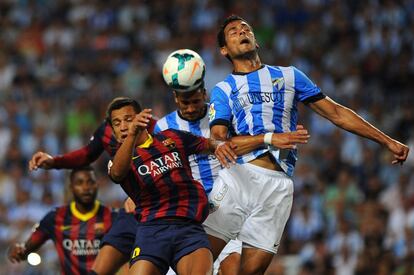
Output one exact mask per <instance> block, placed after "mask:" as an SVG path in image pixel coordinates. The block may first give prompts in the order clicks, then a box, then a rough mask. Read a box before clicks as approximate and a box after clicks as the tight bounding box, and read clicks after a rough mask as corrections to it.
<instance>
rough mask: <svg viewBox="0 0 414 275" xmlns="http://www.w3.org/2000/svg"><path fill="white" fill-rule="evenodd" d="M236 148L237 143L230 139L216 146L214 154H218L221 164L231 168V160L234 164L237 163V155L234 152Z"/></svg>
mask: <svg viewBox="0 0 414 275" xmlns="http://www.w3.org/2000/svg"><path fill="white" fill-rule="evenodd" d="M236 148H237V145H235V144H234V143H232V142H229V141H223V142H220V143H219V144H218V145H217V146H216V150H215V151H214V155H216V157H217V159H218V161H219V162H220V164H221V165H223V166H224V167H226V168H229V167H230V162H231V163H233V164H234V163H236V160H237V155H236V153H235V152H234V150H235V149H236Z"/></svg>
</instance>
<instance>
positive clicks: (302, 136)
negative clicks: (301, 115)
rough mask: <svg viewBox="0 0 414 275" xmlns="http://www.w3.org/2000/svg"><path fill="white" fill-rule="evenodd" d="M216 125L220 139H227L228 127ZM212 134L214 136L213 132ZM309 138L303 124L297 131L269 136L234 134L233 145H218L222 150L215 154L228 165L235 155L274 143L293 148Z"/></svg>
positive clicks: (224, 164) (280, 146) (281, 146)
mask: <svg viewBox="0 0 414 275" xmlns="http://www.w3.org/2000/svg"><path fill="white" fill-rule="evenodd" d="M214 127H216V129H218V130H217V132H216V134H215V136H216V137H219V139H220V140H223V139H224V140H225V135H227V131H226V130H225V129H224V128H226V127H224V126H220V125H217V126H213V128H214ZM213 128H212V131H213ZM211 135H212V136H213V134H211ZM309 138H310V135H309V133H308V131H307V130H306V129H305V128H304V127H303V126H302V125H298V126H297V129H296V131H293V132H288V133H271V136H270V137H268V138H265V134H261V135H256V136H234V137H231V138H230V139H228V140H229V141H230V144H231V145H232V146H231V148H229V147H226V146H223V147H218V148H219V149H220V150H216V151H215V155H216V157H217V159H218V160H219V161H220V163H221V164H222V165H223V166H226V167H228V163H227V162H228V161H227V160H229V161H231V162H234V161H235V158H236V156H235V155H237V156H240V155H244V154H247V153H249V152H251V151H253V150H256V149H258V148H262V147H264V146H267V145H272V146H273V147H276V148H280V149H293V148H295V146H296V145H297V144H305V143H307V142H308V140H309ZM267 139H269V140H267ZM230 149H231V150H230Z"/></svg>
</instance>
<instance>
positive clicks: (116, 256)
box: [29, 97, 155, 274]
mask: <svg viewBox="0 0 414 275" xmlns="http://www.w3.org/2000/svg"><path fill="white" fill-rule="evenodd" d="M110 105H111V106H126V105H128V106H131V107H132V108H133V109H134V110H135V111H136V112H137V113H139V112H140V111H141V106H140V105H139V103H138V102H137V101H136V100H133V99H131V98H128V97H117V98H114V99H113V100H112V101H111V102H110V103H109V104H108V106H110ZM107 117H109V116H108V115H107ZM121 124H122V125H125V124H124V122H121ZM154 125H155V120H153V119H151V120H150V123H149V124H148V129H149V131H150V132H152V131H153V128H154ZM116 126H118V125H116ZM121 128H122V127H121ZM122 129H123V130H122V131H124V130H125V129H127V128H125V127H124V128H122ZM118 146H119V143H118V141H117V139H116V137H115V135H114V134H113V125H112V124H111V121H110V120H108V119H105V120H104V122H103V123H102V124H101V125H100V126H99V127H98V128H97V130H96V131H95V132H94V134H93V136H92V137H91V138H90V140H89V143H88V144H87V145H85V146H84V147H82V148H80V149H78V150H75V151H72V152H69V153H66V154H63V155H59V156H55V157H52V156H50V155H49V154H48V153H45V152H41V151H39V152H36V153H35V154H34V155H33V156H32V159H31V160H30V161H29V170H30V171H33V170H36V169H38V168H42V169H61V168H75V167H80V166H83V165H87V164H90V163H92V162H94V161H95V160H97V159H98V157H99V156H100V155H101V154H102V153H103V152H104V151H105V152H106V153H107V154H108V156H109V157H113V156H114V154H115V152H116V149H117V148H118ZM128 205H130V206H128ZM125 206H126V207H125V209H121V210H120V211H119V214H118V216H117V218H116V220H115V221H114V222H113V226H112V227H111V229H110V231H109V232H108V234H105V237H104V238H103V240H102V242H101V246H102V247H101V249H100V250H99V254H98V256H97V257H96V260H95V262H94V265H93V268H92V269H93V272H96V273H97V274H114V273H115V272H116V271H117V270H118V269H119V268H120V267H121V266H122V265H123V264H125V263H127V262H128V260H129V256H130V254H131V251H132V246H133V244H134V240H135V232H136V229H135V227H136V220H135V218H134V215H133V213H132V212H134V210H135V206H134V205H133V203H132V201H129V200H127V201H126V202H125ZM127 208H128V209H127ZM129 212H130V213H129Z"/></svg>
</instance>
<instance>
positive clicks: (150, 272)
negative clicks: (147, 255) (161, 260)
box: [128, 260, 162, 275]
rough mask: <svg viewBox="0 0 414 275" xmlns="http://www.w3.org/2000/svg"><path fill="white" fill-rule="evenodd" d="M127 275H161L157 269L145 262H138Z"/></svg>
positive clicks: (152, 264) (150, 263)
mask: <svg viewBox="0 0 414 275" xmlns="http://www.w3.org/2000/svg"><path fill="white" fill-rule="evenodd" d="M128 274H130V275H132V274H134V275H135V274H136V275H138V274H139V275H162V274H161V272H160V270H159V268H158V267H157V266H156V265H155V264H154V263H152V262H150V261H147V260H138V261H136V262H134V264H133V265H132V266H131V267H130V268H129V272H128Z"/></svg>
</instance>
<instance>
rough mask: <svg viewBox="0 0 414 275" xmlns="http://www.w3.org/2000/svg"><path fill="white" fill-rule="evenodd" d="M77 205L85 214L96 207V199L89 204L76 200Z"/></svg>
mask: <svg viewBox="0 0 414 275" xmlns="http://www.w3.org/2000/svg"><path fill="white" fill-rule="evenodd" d="M75 207H76V209H77V210H78V211H79V212H80V213H82V214H85V213H88V212H90V211H92V209H93V208H94V207H95V201H93V202H92V203H88V204H85V203H80V202H77V201H75Z"/></svg>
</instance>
